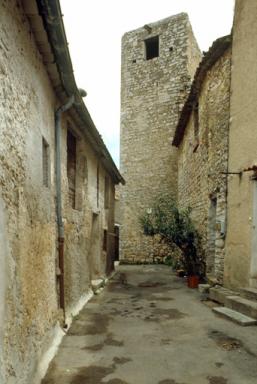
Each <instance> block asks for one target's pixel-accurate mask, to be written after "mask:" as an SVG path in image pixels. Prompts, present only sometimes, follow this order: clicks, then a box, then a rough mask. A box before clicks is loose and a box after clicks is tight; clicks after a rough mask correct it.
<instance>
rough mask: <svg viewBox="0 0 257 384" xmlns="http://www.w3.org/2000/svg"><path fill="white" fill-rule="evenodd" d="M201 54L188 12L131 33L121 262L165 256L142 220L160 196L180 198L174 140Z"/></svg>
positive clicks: (126, 58)
mask: <svg viewBox="0 0 257 384" xmlns="http://www.w3.org/2000/svg"><path fill="white" fill-rule="evenodd" d="M200 58H201V54H200V51H199V48H198V46H197V43H196V40H195V38H194V36H193V32H192V29H191V25H190V23H189V20H188V16H187V15H186V14H184V13H182V14H179V15H176V16H172V17H170V18H167V19H164V20H161V21H159V22H156V23H152V24H149V25H145V26H144V27H143V28H139V29H137V30H135V31H131V32H128V33H126V34H125V35H124V36H123V39H122V73H121V171H122V173H123V175H124V178H125V179H126V186H125V187H123V188H121V212H122V226H121V242H120V243H121V259H123V260H126V261H129V262H151V261H153V259H154V257H155V256H162V255H163V256H164V255H166V250H165V251H164V252H163V250H161V249H160V247H159V243H158V241H155V242H154V240H153V241H152V239H149V238H147V237H145V236H143V234H142V231H141V229H140V225H139V216H140V214H141V213H142V212H143V210H145V209H147V208H150V206H151V203H152V201H153V199H154V198H155V197H156V196H158V195H159V194H161V193H171V194H172V195H173V196H174V197H176V194H177V152H176V149H175V148H172V146H171V141H172V137H173V135H174V130H175V127H176V124H177V122H178V117H179V113H180V111H181V108H182V106H183V103H184V101H185V98H186V96H187V95H188V90H189V88H190V85H191V81H192V78H193V76H194V72H195V69H196V67H197V65H198V63H199V61H200Z"/></svg>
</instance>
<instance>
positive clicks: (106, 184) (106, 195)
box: [104, 176, 110, 209]
mask: <svg viewBox="0 0 257 384" xmlns="http://www.w3.org/2000/svg"><path fill="white" fill-rule="evenodd" d="M109 180H110V179H109V177H108V176H105V180H104V208H106V209H107V208H109V198H110V181H109Z"/></svg>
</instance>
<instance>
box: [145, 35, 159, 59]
mask: <svg viewBox="0 0 257 384" xmlns="http://www.w3.org/2000/svg"><path fill="white" fill-rule="evenodd" d="M158 56H159V36H154V37H151V38H150V39H146V40H145V58H146V60H151V59H153V58H154V57H158Z"/></svg>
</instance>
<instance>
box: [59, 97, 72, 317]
mask: <svg viewBox="0 0 257 384" xmlns="http://www.w3.org/2000/svg"><path fill="white" fill-rule="evenodd" d="M74 102H75V97H74V96H71V98H70V99H69V100H68V102H67V103H66V104H64V105H62V106H61V107H60V108H58V109H57V111H56V112H55V171H56V216H57V227H58V263H59V269H60V274H59V290H60V307H61V308H62V310H63V314H64V325H65V292H64V226H63V218H62V173H61V133H62V126H61V117H62V114H63V112H65V111H67V110H68V109H69V108H71V106H72V105H73V103H74Z"/></svg>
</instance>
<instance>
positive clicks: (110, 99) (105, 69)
mask: <svg viewBox="0 0 257 384" xmlns="http://www.w3.org/2000/svg"><path fill="white" fill-rule="evenodd" d="M60 3H61V8H62V13H63V15H64V25H65V30H66V35H67V40H68V42H69V49H70V54H71V59H72V63H73V69H74V73H75V78H76V82H77V85H78V87H79V88H84V89H85V90H86V91H87V93H88V95H87V97H86V98H85V99H84V101H85V104H86V106H87V108H88V110H89V112H90V114H91V117H92V119H93V121H94V123H95V125H96V127H97V129H98V131H99V132H100V134H101V135H102V137H103V139H104V142H105V144H106V145H107V147H108V149H109V151H110V153H111V155H112V157H113V159H114V160H115V162H116V164H117V165H119V124H120V123H119V121H120V56H121V37H122V35H123V34H124V33H125V32H128V31H130V30H133V29H136V28H139V27H141V26H143V25H144V24H147V23H151V22H154V21H157V20H160V19H163V18H166V17H168V16H171V15H175V14H177V13H180V12H187V13H188V15H189V19H190V21H191V24H192V27H193V31H194V34H195V36H196V39H197V41H198V44H199V46H200V49H201V50H202V51H207V50H208V48H209V47H210V45H211V44H212V42H213V41H214V40H215V39H217V38H218V37H221V36H224V35H227V34H229V33H230V31H231V27H232V21H233V9H234V0H157V1H156V0H91V1H86V0H72V1H71V0H60Z"/></svg>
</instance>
